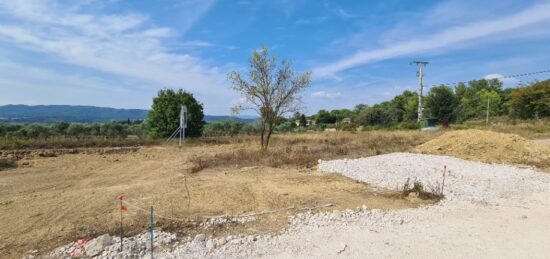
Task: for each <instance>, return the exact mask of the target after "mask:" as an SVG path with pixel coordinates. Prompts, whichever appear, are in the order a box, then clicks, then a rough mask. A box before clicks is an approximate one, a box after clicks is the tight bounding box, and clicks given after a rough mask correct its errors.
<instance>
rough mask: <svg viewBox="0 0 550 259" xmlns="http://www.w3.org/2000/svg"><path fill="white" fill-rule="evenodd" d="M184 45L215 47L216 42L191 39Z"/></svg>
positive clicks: (187, 46) (183, 44) (186, 46)
mask: <svg viewBox="0 0 550 259" xmlns="http://www.w3.org/2000/svg"><path fill="white" fill-rule="evenodd" d="M182 46H183V47H185V48H205V47H213V46H214V44H213V43H210V42H208V41H202V40H190V41H186V42H184V43H182Z"/></svg>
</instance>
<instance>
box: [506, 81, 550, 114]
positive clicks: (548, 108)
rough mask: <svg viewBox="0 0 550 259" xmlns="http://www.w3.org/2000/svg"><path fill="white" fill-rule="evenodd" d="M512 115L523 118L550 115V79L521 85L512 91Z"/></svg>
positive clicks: (509, 106)
mask: <svg viewBox="0 0 550 259" xmlns="http://www.w3.org/2000/svg"><path fill="white" fill-rule="evenodd" d="M507 106H508V109H510V115H511V116H513V117H519V118H522V119H532V118H542V117H549V116H550V80H546V81H542V82H537V83H534V84H532V85H530V86H527V87H521V88H518V89H515V90H513V91H512V92H511V93H510V100H509V101H508V103H507Z"/></svg>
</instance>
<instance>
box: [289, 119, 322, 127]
mask: <svg viewBox="0 0 550 259" xmlns="http://www.w3.org/2000/svg"><path fill="white" fill-rule="evenodd" d="M294 123H296V126H300V120H295V121H294ZM315 125H317V122H316V121H315V120H306V127H310V126H315Z"/></svg>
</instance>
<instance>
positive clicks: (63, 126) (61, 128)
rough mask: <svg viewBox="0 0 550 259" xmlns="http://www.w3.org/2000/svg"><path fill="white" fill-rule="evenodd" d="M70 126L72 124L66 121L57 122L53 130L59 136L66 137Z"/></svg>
mask: <svg viewBox="0 0 550 259" xmlns="http://www.w3.org/2000/svg"><path fill="white" fill-rule="evenodd" d="M69 125H70V124H69V123H68V122H64V121H60V122H56V123H54V124H53V125H52V130H53V132H54V133H56V134H58V135H65V134H66V130H67V128H69Z"/></svg>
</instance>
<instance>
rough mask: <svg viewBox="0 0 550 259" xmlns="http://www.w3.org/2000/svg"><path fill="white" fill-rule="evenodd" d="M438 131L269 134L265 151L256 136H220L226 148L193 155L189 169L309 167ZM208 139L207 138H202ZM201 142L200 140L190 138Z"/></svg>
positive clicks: (406, 146) (404, 144)
mask: <svg viewBox="0 0 550 259" xmlns="http://www.w3.org/2000/svg"><path fill="white" fill-rule="evenodd" d="M438 134H439V133H433V132H420V131H395V132H386V131H373V132H359V133H355V132H327V133H314V134H312V133H309V134H285V135H276V136H274V137H273V140H272V142H271V146H270V148H269V150H268V151H267V152H261V151H260V150H259V148H257V147H258V144H257V141H258V140H257V137H251V136H241V137H234V138H229V137H228V138H220V139H218V141H219V142H218V143H223V145H226V146H228V148H225V150H226V151H224V152H219V153H216V154H207V155H200V156H195V157H193V158H192V159H191V162H193V164H194V166H193V167H192V168H191V169H190V171H191V172H198V171H200V170H203V169H205V168H209V167H227V166H253V165H264V166H269V167H277V168H281V167H284V168H288V167H294V168H311V167H313V166H315V165H316V164H317V161H318V160H319V159H325V160H328V159H337V158H343V157H346V158H355V157H364V156H372V155H379V154H385V153H391V152H402V151H408V150H411V149H412V148H413V147H414V146H416V145H419V144H421V143H424V142H426V141H427V140H429V139H431V138H433V137H435V136H437V135H438ZM206 142H207V143H211V142H210V139H206ZM192 144H193V145H201V144H202V143H201V142H193V143H192Z"/></svg>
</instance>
